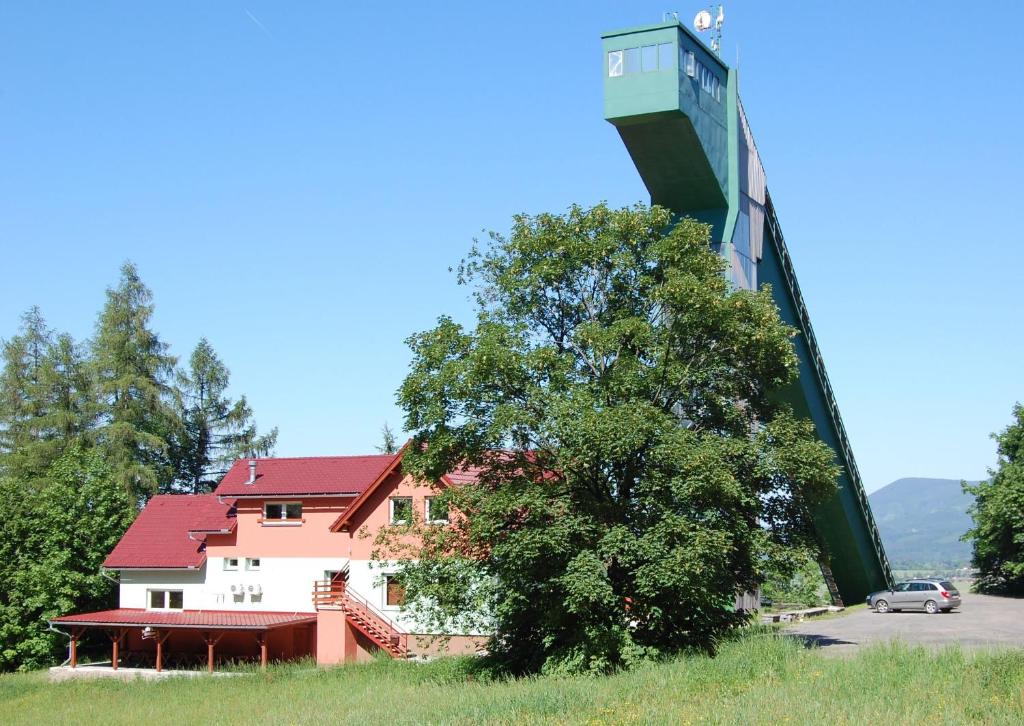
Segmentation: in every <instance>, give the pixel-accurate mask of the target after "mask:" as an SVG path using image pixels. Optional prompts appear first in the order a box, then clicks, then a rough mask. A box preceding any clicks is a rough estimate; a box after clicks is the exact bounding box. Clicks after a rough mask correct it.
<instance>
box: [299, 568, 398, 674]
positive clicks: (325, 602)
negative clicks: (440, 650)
mask: <svg viewBox="0 0 1024 726" xmlns="http://www.w3.org/2000/svg"><path fill="white" fill-rule="evenodd" d="M313 605H314V606H315V607H316V609H317V610H325V609H335V610H343V611H344V612H345V620H346V621H347V622H348V623H349V624H350V625H351V626H352V627H353V628H355V629H356V630H358V631H359V632H360V633H362V634H363V635H365V636H366V637H367V638H369V640H370V641H371V642H372V643H373V644H374V645H376V646H377V647H378V648H380V649H381V650H383V651H384V652H385V653H387V654H388V655H390V656H391V657H392V658H408V657H409V656H410V653H409V634H408V633H406V632H405V631H404V630H403V629H402V628H401V627H399V626H398V624H397V623H395V622H394V621H393V620H391V618H389V617H388V616H387V615H385V614H384V613H382V612H381V611H380V610H378V609H377V608H375V607H374V606H373V605H371V604H370V601H369V600H367V599H366V598H365V597H364V596H362V595H360V594H359V593H357V592H355V591H354V590H352V589H351V588H350V587H348V586H347V584H346V583H345V581H344V580H318V581H317V582H316V583H315V584H314V586H313Z"/></svg>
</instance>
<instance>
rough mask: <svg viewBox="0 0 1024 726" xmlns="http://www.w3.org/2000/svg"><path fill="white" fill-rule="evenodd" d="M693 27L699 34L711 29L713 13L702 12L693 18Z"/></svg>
mask: <svg viewBox="0 0 1024 726" xmlns="http://www.w3.org/2000/svg"><path fill="white" fill-rule="evenodd" d="M693 27H694V28H696V29H697V32H698V33H703V32H704V31H705V30H707V29H708V28H710V27H711V13H709V12H708V11H707V10H701V11H700V12H699V13H697V15H696V16H694V18H693Z"/></svg>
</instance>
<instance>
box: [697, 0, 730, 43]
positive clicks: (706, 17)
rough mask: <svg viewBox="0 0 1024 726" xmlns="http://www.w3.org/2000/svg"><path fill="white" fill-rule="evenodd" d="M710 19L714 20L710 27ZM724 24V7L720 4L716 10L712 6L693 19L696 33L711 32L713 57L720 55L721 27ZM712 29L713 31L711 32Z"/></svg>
mask: <svg viewBox="0 0 1024 726" xmlns="http://www.w3.org/2000/svg"><path fill="white" fill-rule="evenodd" d="M712 18H714V25H712ZM724 24H725V7H724V6H723V5H721V4H720V5H718V7H717V8H716V7H715V6H714V5H712V6H711V8H710V9H709V10H701V11H700V12H699V13H697V15H696V16H695V17H694V18H693V27H694V29H695V30H696V31H697V32H698V33H704V32H706V31H708V30H711V50H712V51H714V53H715V55H721V53H722V26H723V25H724ZM712 28H714V29H713V30H712Z"/></svg>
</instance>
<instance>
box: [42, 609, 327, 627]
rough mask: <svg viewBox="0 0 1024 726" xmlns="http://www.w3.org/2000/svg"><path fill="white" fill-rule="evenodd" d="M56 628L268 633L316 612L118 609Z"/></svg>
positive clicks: (70, 619)
mask: <svg viewBox="0 0 1024 726" xmlns="http://www.w3.org/2000/svg"><path fill="white" fill-rule="evenodd" d="M50 622H51V623H54V624H56V625H95V626H105V625H126V626H130V625H138V626H145V625H150V626H153V627H161V628H223V629H238V630H269V629H271V628H279V627H282V626H285V625H295V624H298V623H306V622H316V613H278V612H258V611H251V610H250V611H248V612H246V611H238V610H177V611H173V612H167V611H154V610H141V609H138V608H118V609H117V610H100V611H99V612H95V613H79V614H77V615H63V616H61V617H59V618H54V619H53V620H51V621H50Z"/></svg>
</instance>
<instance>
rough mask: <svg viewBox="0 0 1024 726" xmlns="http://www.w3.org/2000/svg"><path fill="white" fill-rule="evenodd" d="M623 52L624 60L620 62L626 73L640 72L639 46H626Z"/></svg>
mask: <svg viewBox="0 0 1024 726" xmlns="http://www.w3.org/2000/svg"><path fill="white" fill-rule="evenodd" d="M623 53H624V54H625V60H624V62H623V64H622V68H623V70H624V71H625V72H626V73H639V72H640V49H639V48H626V50H625V51H623Z"/></svg>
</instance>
